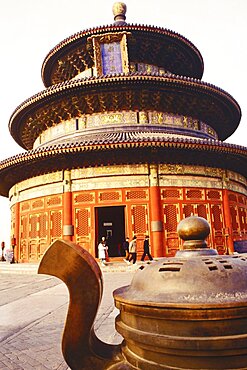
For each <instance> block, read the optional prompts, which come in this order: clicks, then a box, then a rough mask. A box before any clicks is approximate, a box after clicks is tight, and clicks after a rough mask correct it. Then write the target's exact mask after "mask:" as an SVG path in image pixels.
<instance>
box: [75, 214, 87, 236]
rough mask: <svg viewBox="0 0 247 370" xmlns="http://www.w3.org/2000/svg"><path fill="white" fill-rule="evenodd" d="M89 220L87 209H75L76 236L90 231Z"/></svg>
mask: <svg viewBox="0 0 247 370" xmlns="http://www.w3.org/2000/svg"><path fill="white" fill-rule="evenodd" d="M89 220H90V212H89V209H86V208H85V209H77V210H76V233H77V235H78V236H88V234H89V232H90V228H89Z"/></svg>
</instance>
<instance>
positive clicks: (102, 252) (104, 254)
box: [98, 235, 153, 266]
mask: <svg viewBox="0 0 247 370" xmlns="http://www.w3.org/2000/svg"><path fill="white" fill-rule="evenodd" d="M149 248H150V245H149V236H148V235H146V236H145V240H144V242H143V254H142V258H141V261H144V259H145V257H146V256H148V258H149V260H150V261H152V259H153V257H152V256H151V253H150V249H149ZM123 250H124V252H125V258H124V261H125V262H126V263H127V264H130V263H131V261H133V264H135V263H136V259H137V246H136V236H135V235H134V237H133V239H132V240H131V241H130V242H129V238H128V237H126V239H125V241H124V242H123ZM98 257H99V260H100V261H101V264H102V265H103V266H104V265H105V264H106V260H107V258H108V246H107V245H106V239H105V237H104V236H103V237H102V238H101V241H100V242H99V244H98Z"/></svg>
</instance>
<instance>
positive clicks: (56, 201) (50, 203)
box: [47, 196, 62, 206]
mask: <svg viewBox="0 0 247 370" xmlns="http://www.w3.org/2000/svg"><path fill="white" fill-rule="evenodd" d="M61 204H62V198H61V196H57V197H51V198H49V199H48V200H47V205H48V206H57V205H61Z"/></svg>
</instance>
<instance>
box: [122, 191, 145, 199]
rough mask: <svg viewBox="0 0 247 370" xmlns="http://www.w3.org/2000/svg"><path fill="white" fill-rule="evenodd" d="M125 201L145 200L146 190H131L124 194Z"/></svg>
mask: <svg viewBox="0 0 247 370" xmlns="http://www.w3.org/2000/svg"><path fill="white" fill-rule="evenodd" d="M126 198H127V199H146V198H147V193H146V190H131V191H127V192H126Z"/></svg>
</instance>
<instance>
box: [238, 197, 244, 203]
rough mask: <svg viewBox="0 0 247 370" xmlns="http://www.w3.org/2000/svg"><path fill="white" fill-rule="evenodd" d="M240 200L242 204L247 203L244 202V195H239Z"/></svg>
mask: <svg viewBox="0 0 247 370" xmlns="http://www.w3.org/2000/svg"><path fill="white" fill-rule="evenodd" d="M238 202H239V203H241V204H245V203H244V197H243V196H242V195H239V196H238Z"/></svg>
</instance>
